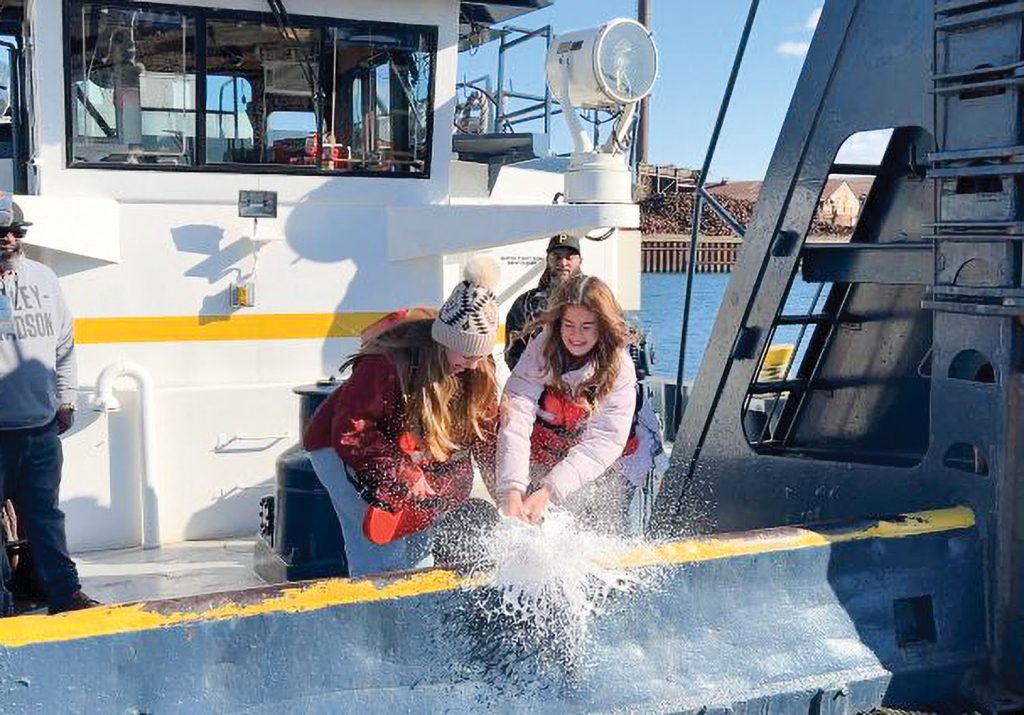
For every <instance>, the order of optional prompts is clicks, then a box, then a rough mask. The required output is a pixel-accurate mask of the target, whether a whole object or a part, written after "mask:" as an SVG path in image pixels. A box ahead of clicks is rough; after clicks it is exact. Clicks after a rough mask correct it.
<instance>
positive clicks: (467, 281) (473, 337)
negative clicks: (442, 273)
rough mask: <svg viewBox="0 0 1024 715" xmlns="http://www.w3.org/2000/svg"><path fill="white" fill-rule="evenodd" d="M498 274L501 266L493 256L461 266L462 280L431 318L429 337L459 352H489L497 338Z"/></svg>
mask: <svg viewBox="0 0 1024 715" xmlns="http://www.w3.org/2000/svg"><path fill="white" fill-rule="evenodd" d="M500 276H501V269H500V268H499V267H498V263H497V261H495V260H494V259H493V258H489V257H487V256H473V258H471V259H469V262H468V263H467V264H466V267H465V268H464V269H463V270H462V281H461V282H460V283H459V284H458V285H457V286H455V289H454V290H453V291H452V294H451V295H450V296H448V300H446V301H445V302H444V305H442V306H441V312H440V313H439V314H438V316H437V318H435V319H434V324H433V325H432V326H431V328H430V335H431V337H433V338H434V340H436V341H437V342H439V343H441V344H442V345H444V346H445V347H446V348H450V349H452V350H454V351H455V352H457V353H461V354H462V355H467V356H470V355H472V356H477V357H483V356H484V355H490V354H491V352H493V350H494V344H495V342H497V340H498V300H497V298H495V297H494V289H495V288H497V287H498V280H499V278H500Z"/></svg>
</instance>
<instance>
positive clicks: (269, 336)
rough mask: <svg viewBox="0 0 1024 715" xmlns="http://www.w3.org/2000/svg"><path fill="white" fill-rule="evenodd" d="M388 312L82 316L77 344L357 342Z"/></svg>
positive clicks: (76, 334)
mask: <svg viewBox="0 0 1024 715" xmlns="http://www.w3.org/2000/svg"><path fill="white" fill-rule="evenodd" d="M384 315H385V313H379V312H363V313H270V314H267V313H263V314H244V315H242V314H236V315H159V316H151V317H132V318H79V319H77V320H76V321H75V342H76V343H79V344H82V345H90V344H99V343H161V342H184V341H197V340H199V341H201V340H302V339H316V338H354V337H358V336H359V333H360V332H361V331H362V330H363V329H364V328H365V327H366V326H367V325H369V324H370V323H372V322H373V321H375V320H378V319H379V318H381V317H383V316H384Z"/></svg>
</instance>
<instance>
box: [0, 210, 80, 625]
mask: <svg viewBox="0 0 1024 715" xmlns="http://www.w3.org/2000/svg"><path fill="white" fill-rule="evenodd" d="M30 225H31V224H30V223H28V222H26V221H25V220H24V216H23V214H22V212H21V209H20V207H18V206H17V205H16V204H14V203H13V202H12V201H11V197H10V195H9V194H6V193H3V194H0V504H3V502H4V500H5V499H11V500H12V501H13V502H14V508H15V510H16V511H17V513H18V523H19V524H20V525H21V526H23V527H24V529H23V530H24V533H25V536H26V537H27V538H28V542H29V548H30V550H31V554H32V562H33V564H34V565H35V568H36V570H37V572H38V576H39V580H40V581H41V583H42V586H43V589H44V590H45V591H46V595H47V600H48V604H49V612H50V613H60V612H63V611H71V610H78V609H81V608H89V607H91V606H94V605H97V602H96V601H94V600H93V599H91V598H89V597H88V596H86V595H85V594H84V593H82V586H81V584H80V583H79V580H78V571H77V569H76V568H75V562H74V561H72V560H71V557H70V556H69V555H68V547H67V539H66V536H65V532H64V513H63V512H62V511H61V510H60V508H59V506H58V500H59V493H60V479H61V467H62V464H63V453H62V451H61V443H60V438H59V436H58V435H60V434H63V433H64V432H66V431H67V430H68V429H70V428H71V426H72V424H73V423H74V419H75V397H76V395H75V391H76V387H77V376H76V372H75V339H74V328H73V322H72V318H71V313H70V312H69V311H68V307H67V304H66V303H65V302H64V295H63V293H62V292H61V289H60V283H59V282H58V281H57V276H56V275H55V274H54V272H53V271H52V270H50V269H49V268H48V267H47V266H45V265H43V264H42V263H39V262H38V261H33V260H31V259H29V258H27V257H26V256H25V255H24V252H23V251H22V245H21V239H22V237H23V236H24V235H25V233H26V231H27V229H28V226H30ZM0 561H2V563H0V574H5V573H7V572H8V571H9V569H8V568H6V566H7V563H6V561H7V556H6V553H5V552H4V550H2V549H0ZM0 596H3V597H5V598H4V599H3V600H5V601H7V602H9V595H8V594H7V593H6V586H5V584H4V583H3V580H2V579H0Z"/></svg>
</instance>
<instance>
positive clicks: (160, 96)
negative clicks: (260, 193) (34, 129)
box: [67, 0, 437, 176]
mask: <svg viewBox="0 0 1024 715" xmlns="http://www.w3.org/2000/svg"><path fill="white" fill-rule="evenodd" d="M67 7H68V10H67V12H68V26H69V32H68V51H69V52H70V62H69V68H70V74H71V76H70V78H69V83H68V85H69V87H68V93H69V97H68V105H69V112H70V132H69V134H70V136H69V164H70V165H72V166H102V167H111V168H114V167H116V166H126V165H131V164H143V165H146V166H148V167H153V168H156V167H164V168H168V167H174V168H184V167H188V168H193V167H207V168H210V169H222V170H235V171H238V170H243V167H244V170H249V168H254V167H257V166H258V167H259V170H261V171H265V170H269V171H275V170H276V171H288V172H299V173H331V174H335V173H357V174H371V175H376V174H386V175H396V174H397V175H413V176H426V175H428V172H429V160H430V129H431V99H432V87H433V68H434V57H435V53H436V36H437V35H436V30H434V29H431V28H423V27H417V26H410V25H396V24H391V23H371V22H365V21H348V20H323V19H319V18H297V17H295V16H293V17H292V19H291V26H290V27H288V28H286V30H285V31H282V29H281V28H280V27H279V26H278V25H277V23H276V21H275V20H274V19H273V18H272V17H270V16H269V15H265V16H261V15H257V14H255V13H244V14H241V15H240V16H239V17H232V16H231V14H230V13H229V12H226V11H220V10H218V11H208V10H203V9H199V8H196V9H185V10H181V11H180V12H176V11H155V10H152V9H143V8H141V7H140V6H137V5H134V4H125V3H120V4H113V3H111V2H107V3H92V2H82V1H81V0H68V5H67ZM197 37H201V38H202V39H203V42H202V43H201V46H197V42H196V38H197ZM197 52H200V53H202V55H203V56H202V57H197ZM200 92H202V93H203V95H204V96H202V97H200V98H199V101H198V102H197V101H196V100H197V95H198V94H199V93H200ZM197 128H201V129H202V131H197Z"/></svg>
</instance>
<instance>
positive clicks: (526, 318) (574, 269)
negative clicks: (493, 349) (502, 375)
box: [505, 233, 583, 370]
mask: <svg viewBox="0 0 1024 715" xmlns="http://www.w3.org/2000/svg"><path fill="white" fill-rule="evenodd" d="M582 262H583V258H582V256H580V240H579V239H578V238H576V237H575V236H570V235H569V234H567V233H560V234H558V235H556V236H552V237H551V240H550V241H548V256H547V266H546V267H545V269H544V274H543V275H542V276H541V277H540V283H538V284H537V287H536V288H531V289H530V290H528V291H526V292H525V293H523V294H522V295H521V296H519V297H518V298H516V300H515V302H514V303H512V307H511V308H510V309H509V311H508V317H507V318H505V364H506V365H508V369H509V370H511V369H512V368H514V367H515V366H516V363H517V362H519V356H520V355H522V354H523V350H525V349H526V343H527V342H529V338H530V337H532V336H528V335H520V333H521V332H522V330H523V328H525V327H526V326H527V325H528V324H529V322H530V321H531V320H533V319H534V318H535V317H537V315H539V314H540V313H542V312H543V311H544V307H545V306H546V305H547V302H548V290H549V289H550V288H552V287H554V286H556V285H559V284H560V283H564V282H565V281H567V280H568V279H569V277H570V276H572V275H574V274H576V273H579V271H580V264H581V263H582Z"/></svg>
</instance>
